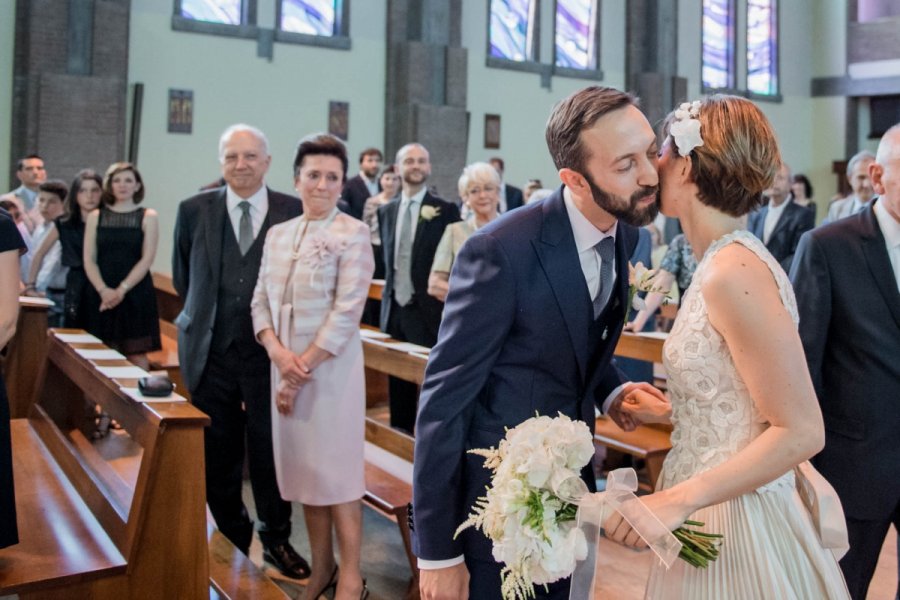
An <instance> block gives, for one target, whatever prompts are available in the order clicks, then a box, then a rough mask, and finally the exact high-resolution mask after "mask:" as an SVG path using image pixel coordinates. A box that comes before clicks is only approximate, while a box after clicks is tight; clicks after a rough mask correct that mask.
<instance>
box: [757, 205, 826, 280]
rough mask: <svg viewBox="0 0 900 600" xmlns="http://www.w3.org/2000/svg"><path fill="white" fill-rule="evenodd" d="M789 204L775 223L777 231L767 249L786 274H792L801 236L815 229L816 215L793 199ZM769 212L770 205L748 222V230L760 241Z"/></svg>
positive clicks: (773, 233)
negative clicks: (792, 264)
mask: <svg viewBox="0 0 900 600" xmlns="http://www.w3.org/2000/svg"><path fill="white" fill-rule="evenodd" d="M786 202H787V203H788V205H787V206H785V207H784V212H783V213H781V217H779V219H778V222H777V223H775V229H773V230H772V235H771V236H769V242H768V243H767V244H766V248H767V249H768V250H769V252H771V253H772V256H774V257H775V260H777V261H778V262H779V264H781V268H782V269H784V272H785V273H790V272H791V262H792V261H793V260H794V253H795V252H796V251H797V244H799V243H800V236H801V235H803V234H804V233H806V232H807V231H809V230H810V229H812V228H813V227H815V225H816V215H815V213H813V212H812V211H811V210H809V209H808V208H806V207H803V206H800V205H799V204H795V203H794V200H793V199H792V198H788V199H787V200H786ZM768 212H769V205H768V204H766V205H765V206H763V207H762V208H760V209H759V210H757V211H756V212H753V213H751V214H750V217H749V218H748V220H747V229H749V230H750V232H751V233H753V235H755V236H756V237H758V238H759V239H763V229H764V228H765V224H766V214H768Z"/></svg>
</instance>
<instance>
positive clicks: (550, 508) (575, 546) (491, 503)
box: [456, 413, 721, 600]
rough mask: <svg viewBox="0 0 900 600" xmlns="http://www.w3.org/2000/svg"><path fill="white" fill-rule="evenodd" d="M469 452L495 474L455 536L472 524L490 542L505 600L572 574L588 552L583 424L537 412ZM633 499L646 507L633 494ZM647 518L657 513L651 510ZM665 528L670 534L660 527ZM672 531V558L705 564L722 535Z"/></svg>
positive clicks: (589, 444) (587, 451) (588, 453)
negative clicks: (582, 512) (493, 443)
mask: <svg viewBox="0 0 900 600" xmlns="http://www.w3.org/2000/svg"><path fill="white" fill-rule="evenodd" d="M469 452H470V453H472V454H476V455H479V456H483V457H484V458H485V463H484V467H485V468H486V469H490V470H491V471H493V475H492V477H491V486H490V487H489V488H488V489H487V494H486V495H485V496H482V497H481V498H479V499H478V500H477V501H476V504H475V506H473V507H472V512H471V514H470V515H469V518H468V519H466V520H465V521H464V522H463V523H462V525H460V526H459V528H458V529H457V530H456V535H457V536H458V535H459V534H460V533H461V532H462V531H464V530H466V529H468V528H470V527H475V528H476V529H479V530H481V531H482V532H483V533H484V534H485V535H486V536H487V537H488V538H489V539H490V540H491V541H492V542H493V556H494V559H495V560H497V561H499V562H502V563H503V564H504V565H505V566H504V567H503V569H502V570H501V573H500V575H501V579H502V585H501V593H502V595H503V598H504V600H525V599H528V598H534V597H535V592H534V585H535V584H537V585H546V584H549V583H553V582H554V581H558V580H560V579H563V578H565V577H568V576H570V575H572V573H573V572H574V571H575V567H576V563H577V562H578V561H583V560H585V559H586V558H588V557H589V545H588V540H587V538H586V537H585V534H584V532H583V531H582V529H581V528H579V527H578V511H579V503H578V502H579V499H583V498H585V497H586V496H590V494H587V493H586V486H585V484H584V482H583V481H582V480H581V469H582V467H584V466H585V465H586V464H588V462H589V461H590V459H591V457H592V456H593V455H594V444H593V438H592V436H591V432H590V430H589V429H588V426H587V425H586V424H585V423H584V422H582V421H573V420H572V419H570V418H569V417H567V416H565V415H563V414H562V413H560V414H559V416H558V417H556V418H551V417H547V416H535V417H532V418H530V419H528V420H527V421H525V422H523V423H521V424H520V425H518V426H517V427H514V428H513V429H509V430H507V432H506V437H505V438H504V439H502V440H500V444H499V447H498V448H496V449H495V448H489V449H484V448H477V449H474V450H470V451H469ZM631 475H632V477H634V473H633V471H632V472H631ZM636 481H637V480H636V478H634V488H633V489H635V488H636V485H637V484H636ZM626 495H629V494H628V492H627V491H626ZM632 498H633V496H632ZM635 500H636V499H635ZM611 504H612V503H611ZM634 504H637V505H638V508H639V509H642V510H643V511H646V512H647V513H649V511H648V510H647V509H646V507H644V506H643V505H642V504H641V503H640V502H639V501H636V502H635V503H634ZM634 504H632V505H631V508H632V509H634V508H635V506H634ZM613 506H615V505H614V504H613ZM630 512H631V514H634V511H633V510H632V511H630ZM623 514H624V513H623ZM641 516H642V517H645V515H641ZM650 517H651V519H655V518H654V517H652V513H650ZM645 522H646V520H645ZM656 523H657V524H658V526H659V527H663V526H662V524H661V523H659V522H658V521H656ZM686 524H689V525H693V526H702V523H696V522H693V521H689V522H687V523H686ZM663 533H666V534H667V535H668V532H667V531H666V530H665V529H663ZM673 533H674V538H675V539H677V542H676V541H675V539H672V540H671V544H674V546H675V548H674V552H673V553H672V554H671V556H672V557H673V558H672V560H674V556H675V554H678V556H679V558H681V559H682V560H685V561H686V562H688V564H691V565H693V566H695V567H706V566H707V565H708V561H710V560H715V559H716V557H717V555H718V548H717V546H718V543H719V540H720V538H721V536H720V535H716V534H706V533H702V532H697V531H696V530H686V529H684V528H681V527H679V528H678V529H676V530H675V531H674V532H673ZM669 537H670V538H671V537H672V536H669ZM594 542H595V540H594ZM678 542H681V544H679V543H678ZM671 544H670V547H671ZM679 548H680V552H679ZM654 551H656V550H655V549H654ZM666 564H670V563H669V562H666ZM591 568H593V564H591Z"/></svg>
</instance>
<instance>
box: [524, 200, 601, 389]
mask: <svg viewBox="0 0 900 600" xmlns="http://www.w3.org/2000/svg"><path fill="white" fill-rule="evenodd" d="M543 213H544V214H543V216H544V221H543V226H542V229H541V239H540V240H538V241H534V242H532V244H534V247H535V251H536V252H537V254H538V258H539V259H540V261H541V267H542V268H543V269H544V274H545V275H546V276H547V280H548V281H549V282H550V287H551V288H552V290H553V295H554V296H555V297H556V303H557V304H558V305H559V310H560V313H562V316H563V320H564V321H565V323H566V329H567V330H568V332H569V339H570V340H571V341H572V347H573V348H574V350H575V356H576V358H577V359H578V371H579V373H580V377H581V380H582V381H583V380H584V376H585V373H586V372H587V361H588V357H587V356H586V354H585V350H586V348H587V343H588V321H587V320H586V317H587V316H588V315H589V314H590V311H591V306H590V298H589V297H588V293H587V285H586V284H585V282H584V275H583V274H582V272H581V263H580V262H579V260H578V249H577V248H576V247H575V237H574V236H573V235H572V226H571V225H570V223H569V216H568V214H566V206H565V203H564V202H563V199H562V188H560V189H559V190H557V191H556V192H554V194H553V195H552V196H550V198H548V199H547V200H546V201H545V202H544V206H543Z"/></svg>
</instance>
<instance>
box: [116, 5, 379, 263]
mask: <svg viewBox="0 0 900 600" xmlns="http://www.w3.org/2000/svg"><path fill="white" fill-rule="evenodd" d="M385 1H386V0H366V1H360V2H354V3H353V5H352V10H351V17H350V35H351V39H352V49H351V50H349V51H347V50H334V49H327V48H318V47H313V46H307V45H299V44H287V43H281V42H276V43H275V45H274V56H273V59H272V60H271V61H270V60H268V59H266V58H258V57H257V42H256V40H252V39H242V38H232V37H223V36H215V35H208V34H200V33H190V32H182V31H173V30H172V28H171V25H170V23H171V17H172V3H171V2H159V1H158V0H134V1H133V2H132V9H131V10H132V13H131V48H130V53H129V83H130V84H134V83H138V82H139V83H143V84H144V99H143V113H142V115H141V124H140V125H141V132H140V146H139V154H138V166H139V168H140V170H141V173H142V175H143V176H144V181H145V182H146V184H147V197H146V199H145V204H146V205H147V206H149V207H153V208H155V209H157V210H158V211H159V213H160V241H159V250H158V252H157V257H156V261H155V263H154V266H153V268H154V270H159V271H163V272H170V270H171V266H170V265H171V251H172V232H173V230H174V226H175V216H176V209H177V206H178V203H179V202H180V201H181V200H183V199H185V198H187V197H189V196H191V195H192V194H194V193H196V191H197V189H198V188H199V187H200V186H201V185H204V184H206V183H209V182H211V181H213V180H215V179H216V178H218V177H219V175H220V167H219V163H218V156H217V153H218V139H219V135H220V134H221V132H222V131H223V130H224V129H225V128H226V127H228V126H229V125H231V124H233V123H238V122H246V123H248V124H251V125H254V126H256V127H259V128H260V129H262V130H263V132H265V133H266V135H267V136H268V138H269V144H270V152H271V154H272V165H271V167H270V169H269V176H268V183H269V185H270V187H272V188H273V189H275V190H278V191H281V192H285V193H291V194H293V193H294V190H293V180H292V173H291V162H292V160H293V152H294V149H295V147H296V144H297V140H298V139H300V137H302V136H303V135H306V134H308V133H312V132H318V131H327V128H328V103H329V101H330V100H337V101H345V102H349V103H350V120H349V139H348V148H349V151H350V173H349V174H350V175H351V176H352V175H353V174H355V173H356V165H357V161H356V158H357V156H358V154H359V152H360V150H362V149H363V148H364V147H366V146H369V145H375V146H379V147H380V146H382V145H383V143H384V112H385V111H384V80H385V58H384V57H385V27H386V24H385V14H386V10H385ZM258 5H259V9H258V20H257V23H258V24H259V26H261V27H267V28H271V27H272V24H274V22H275V9H274V6H275V4H274V1H273V0H259V3H258ZM170 88H172V89H186V90H192V91H193V94H194V114H193V133H191V134H189V135H188V134H181V133H167V102H168V91H169V89H170ZM129 106H130V99H129ZM129 113H130V109H129ZM130 118H131V115H130V114H129V119H130Z"/></svg>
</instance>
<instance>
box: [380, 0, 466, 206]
mask: <svg viewBox="0 0 900 600" xmlns="http://www.w3.org/2000/svg"><path fill="white" fill-rule="evenodd" d="M461 20H462V0H388V20H387V21H388V26H387V28H388V31H387V81H386V88H385V94H386V102H385V107H386V108H385V110H386V113H387V114H386V115H385V132H384V146H385V154H386V161H387V162H393V160H394V155H395V153H396V152H397V150H398V149H399V148H400V147H401V146H403V145H404V144H407V143H409V142H418V143H420V144H422V145H423V146H425V147H426V148H428V151H429V152H430V154H431V166H432V173H431V178H430V179H429V182H428V185H429V187H431V186H433V187H435V188H437V192H438V195H439V196H441V197H442V198H444V199H445V200H449V201H455V200H456V199H457V193H456V181H457V179H459V174H460V172H461V171H462V168H463V167H464V166H465V161H466V150H467V145H468V130H469V115H468V111H467V110H466V85H467V64H466V60H467V58H466V50H465V49H464V48H461V47H460V38H461V33H460V32H461V25H462V24H461Z"/></svg>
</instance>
